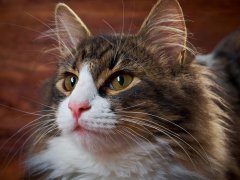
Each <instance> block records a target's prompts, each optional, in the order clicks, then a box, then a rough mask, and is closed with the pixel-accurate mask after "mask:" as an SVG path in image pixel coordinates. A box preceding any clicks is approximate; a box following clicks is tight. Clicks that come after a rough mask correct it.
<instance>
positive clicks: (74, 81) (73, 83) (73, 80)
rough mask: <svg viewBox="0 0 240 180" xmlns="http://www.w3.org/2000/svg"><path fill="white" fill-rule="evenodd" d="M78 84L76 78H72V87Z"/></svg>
mask: <svg viewBox="0 0 240 180" xmlns="http://www.w3.org/2000/svg"><path fill="white" fill-rule="evenodd" d="M75 83H76V78H75V77H74V76H73V77H71V86H72V87H73V86H74V85H75Z"/></svg>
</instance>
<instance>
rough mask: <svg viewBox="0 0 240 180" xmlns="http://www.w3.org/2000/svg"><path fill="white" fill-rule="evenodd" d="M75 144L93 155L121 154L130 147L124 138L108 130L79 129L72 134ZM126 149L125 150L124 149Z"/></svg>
mask: <svg viewBox="0 0 240 180" xmlns="http://www.w3.org/2000/svg"><path fill="white" fill-rule="evenodd" d="M71 135H72V137H73V139H74V143H76V145H78V146H81V148H83V149H85V150H86V151H88V152H91V153H98V154H106V153H114V154H115V153H120V152H121V151H122V150H124V149H126V148H127V147H128V146H129V143H126V140H124V139H123V138H122V137H120V136H119V135H117V134H114V133H112V132H111V131H107V130H103V129H100V130H97V129H96V130H88V129H84V128H77V130H75V131H73V132H72V133H71ZM123 147H124V148H123Z"/></svg>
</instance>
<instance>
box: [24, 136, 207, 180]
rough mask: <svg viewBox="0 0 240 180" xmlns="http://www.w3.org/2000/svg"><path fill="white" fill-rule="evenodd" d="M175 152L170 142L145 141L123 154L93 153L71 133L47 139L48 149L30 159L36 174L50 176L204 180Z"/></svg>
mask: <svg viewBox="0 0 240 180" xmlns="http://www.w3.org/2000/svg"><path fill="white" fill-rule="evenodd" d="M173 155H174V152H173V151H172V149H171V148H170V147H169V146H168V144H167V143H165V142H163V141H161V140H157V143H155V144H151V143H142V144H141V146H137V147H135V148H130V149H128V150H126V151H125V152H124V153H120V154H117V155H110V156H107V155H106V156H101V157H99V156H97V155H93V154H91V153H89V152H87V151H86V150H84V149H83V148H81V147H79V146H76V144H75V143H74V142H73V139H72V137H70V136H61V137H57V138H54V139H52V140H50V141H49V142H48V148H47V149H45V150H44V151H42V152H40V153H38V154H36V155H35V156H33V157H31V158H30V159H29V160H28V161H27V165H28V167H29V168H31V170H32V172H33V174H34V173H36V174H37V173H39V172H41V173H42V174H45V175H44V177H46V174H47V178H50V179H54V178H59V177H61V178H66V179H71V178H73V177H74V178H75V179H84V180H90V179H158V180H159V179H169V178H172V179H178V178H179V177H181V178H195V179H202V177H200V176H199V175H197V174H196V173H193V172H190V171H188V170H186V169H185V168H183V167H182V166H180V165H176V163H174V162H173V160H172V156H173Z"/></svg>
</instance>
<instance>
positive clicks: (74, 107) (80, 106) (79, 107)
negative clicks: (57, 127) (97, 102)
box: [68, 102, 91, 120]
mask: <svg viewBox="0 0 240 180" xmlns="http://www.w3.org/2000/svg"><path fill="white" fill-rule="evenodd" d="M68 108H69V109H70V110H71V111H72V114H73V116H74V118H75V119H76V120H78V118H79V117H80V116H81V114H82V113H83V112H84V111H87V110H89V109H90V108H91V105H90V104H89V103H88V102H82V103H73V102H70V103H69V104H68Z"/></svg>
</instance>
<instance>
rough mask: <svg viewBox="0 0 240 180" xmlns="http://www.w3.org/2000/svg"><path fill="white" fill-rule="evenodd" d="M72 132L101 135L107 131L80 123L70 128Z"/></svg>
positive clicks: (81, 134)
mask: <svg viewBox="0 0 240 180" xmlns="http://www.w3.org/2000/svg"><path fill="white" fill-rule="evenodd" d="M72 132H73V133H77V134H79V135H80V136H83V135H86V134H88V135H97V136H99V135H103V134H104V133H107V131H106V129H103V128H94V129H93V128H89V127H85V126H83V125H80V124H76V125H75V126H74V128H73V130H72Z"/></svg>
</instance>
